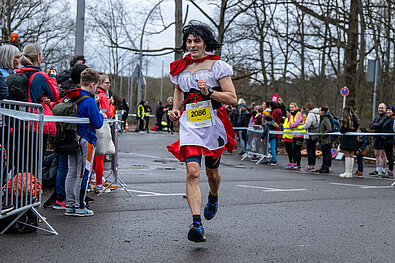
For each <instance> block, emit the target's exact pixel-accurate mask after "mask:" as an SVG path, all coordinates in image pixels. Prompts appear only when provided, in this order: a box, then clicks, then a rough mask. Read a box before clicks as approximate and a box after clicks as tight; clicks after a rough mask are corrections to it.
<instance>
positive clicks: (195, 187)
mask: <svg viewBox="0 0 395 263" xmlns="http://www.w3.org/2000/svg"><path fill="white" fill-rule="evenodd" d="M186 166H187V189H186V193H187V199H188V204H189V208H190V209H191V213H192V215H200V209H201V206H202V193H201V192H200V186H199V179H200V165H199V164H198V163H197V162H189V163H187V165H186Z"/></svg>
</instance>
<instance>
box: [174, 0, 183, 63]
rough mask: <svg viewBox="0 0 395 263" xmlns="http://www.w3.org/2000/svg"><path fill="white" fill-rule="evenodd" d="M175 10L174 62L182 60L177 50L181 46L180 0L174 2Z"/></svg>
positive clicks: (180, 52) (179, 51) (180, 51)
mask: <svg viewBox="0 0 395 263" xmlns="http://www.w3.org/2000/svg"><path fill="white" fill-rule="evenodd" d="M174 2H175V5H176V9H175V22H176V26H175V28H176V29H175V30H176V34H175V41H174V43H175V47H176V51H175V52H174V60H177V59H179V58H182V54H183V51H182V50H181V49H179V48H181V46H182V0H174Z"/></svg>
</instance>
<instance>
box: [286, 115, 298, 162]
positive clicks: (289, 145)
mask: <svg viewBox="0 0 395 263" xmlns="http://www.w3.org/2000/svg"><path fill="white" fill-rule="evenodd" d="M291 116H292V115H291V111H290V110H289V109H287V110H286V118H285V120H284V123H283V131H284V132H292V129H291V128H290V127H289V123H290V121H291ZM283 140H284V144H285V150H286V151H287V154H288V164H287V165H286V166H285V168H294V167H295V163H296V160H294V157H293V154H292V141H293V134H283Z"/></svg>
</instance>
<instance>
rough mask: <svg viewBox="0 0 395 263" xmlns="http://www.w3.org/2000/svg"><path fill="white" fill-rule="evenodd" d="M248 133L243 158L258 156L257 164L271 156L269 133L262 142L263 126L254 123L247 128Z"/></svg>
mask: <svg viewBox="0 0 395 263" xmlns="http://www.w3.org/2000/svg"><path fill="white" fill-rule="evenodd" d="M246 132H247V134H246V152H245V154H244V155H243V156H242V159H241V160H244V159H245V158H247V157H248V158H257V162H256V164H259V163H261V162H262V161H263V160H265V159H267V158H271V157H272V155H271V153H270V145H269V134H268V135H267V136H266V138H265V140H264V141H263V143H262V142H261V136H262V129H261V126H257V125H253V126H251V127H250V128H248V129H247V131H246Z"/></svg>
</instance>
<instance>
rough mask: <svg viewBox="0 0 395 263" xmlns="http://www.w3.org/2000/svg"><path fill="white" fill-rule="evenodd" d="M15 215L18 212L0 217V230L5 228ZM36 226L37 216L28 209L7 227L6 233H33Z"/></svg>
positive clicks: (35, 230)
mask: <svg viewBox="0 0 395 263" xmlns="http://www.w3.org/2000/svg"><path fill="white" fill-rule="evenodd" d="M17 216H18V214H14V215H12V216H9V217H6V218H2V219H0V231H2V230H3V229H4V228H6V227H7V226H8V225H9V224H10V223H11V222H12V221H13V220H14V219H15V218H16V217H17ZM37 226H38V217H37V215H36V214H35V213H34V212H33V211H32V209H29V210H27V211H26V213H24V214H23V215H22V216H21V217H20V218H19V219H18V220H17V221H16V222H15V223H14V224H13V225H12V226H11V227H10V228H8V229H7V231H6V233H15V234H21V233H33V232H37Z"/></svg>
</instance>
